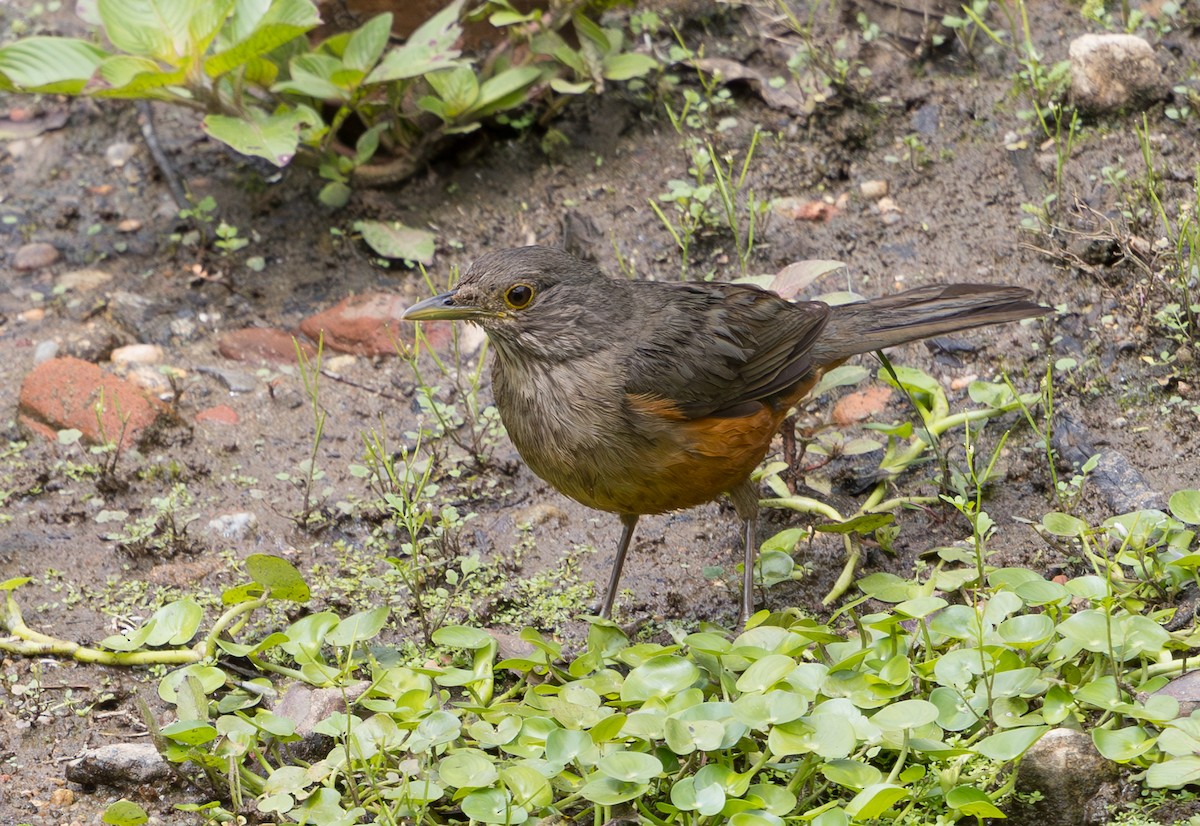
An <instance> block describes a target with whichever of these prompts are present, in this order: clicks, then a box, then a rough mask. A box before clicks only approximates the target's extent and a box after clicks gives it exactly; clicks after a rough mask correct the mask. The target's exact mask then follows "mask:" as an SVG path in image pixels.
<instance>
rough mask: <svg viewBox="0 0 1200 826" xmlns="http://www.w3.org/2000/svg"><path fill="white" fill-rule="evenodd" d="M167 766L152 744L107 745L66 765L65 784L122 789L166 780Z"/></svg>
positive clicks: (92, 750) (168, 773)
mask: <svg viewBox="0 0 1200 826" xmlns="http://www.w3.org/2000/svg"><path fill="white" fill-rule="evenodd" d="M170 774H171V766H170V764H168V763H167V761H166V760H164V759H163V758H162V755H161V754H159V753H158V750H157V749H156V748H154V744H153V743H109V744H108V745H106V746H100V747H98V748H94V749H88V750H87V751H85V752H84V753H83V754H82V755H81V756H80V757H79V758H77V759H75V760H73V761H71V762H70V763H68V764H67V780H70V781H71V782H72V783H79V784H80V785H82V786H98V785H105V786H117V787H126V786H133V785H137V784H141V783H150V782H152V781H154V780H161V779H162V778H164V777H169V776H170Z"/></svg>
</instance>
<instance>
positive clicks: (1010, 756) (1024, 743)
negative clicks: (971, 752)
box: [975, 726, 1050, 763]
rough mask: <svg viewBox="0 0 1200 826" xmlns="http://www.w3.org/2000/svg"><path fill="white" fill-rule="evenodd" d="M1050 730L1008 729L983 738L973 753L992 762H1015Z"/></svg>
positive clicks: (1033, 727) (1040, 728)
mask: <svg viewBox="0 0 1200 826" xmlns="http://www.w3.org/2000/svg"><path fill="white" fill-rule="evenodd" d="M1049 730H1050V727H1049V726H1025V727H1023V728H1010V729H1005V730H1004V731H1001V732H998V733H996V734H992V735H990V736H988V737H985V738H983V739H982V740H980V741H979V742H978V743H976V744H975V751H977V752H978V753H979V754H982V755H983V756H984V757H988V758H990V759H992V760H999V761H1001V762H1004V763H1007V762H1008V761H1009V760H1016V759H1017V758H1018V757H1020V756H1021V755H1022V754H1024V753H1025V750H1026V749H1028V748H1029V747H1030V746H1032V745H1033V744H1034V743H1036V742H1037V741H1038V738H1039V737H1041V736H1042V735H1043V734H1045V733H1046V732H1047V731H1049Z"/></svg>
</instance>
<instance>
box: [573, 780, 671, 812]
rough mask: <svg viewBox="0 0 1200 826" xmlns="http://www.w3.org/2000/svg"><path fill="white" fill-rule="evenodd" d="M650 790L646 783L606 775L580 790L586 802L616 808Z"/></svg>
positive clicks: (586, 784)
mask: <svg viewBox="0 0 1200 826" xmlns="http://www.w3.org/2000/svg"><path fill="white" fill-rule="evenodd" d="M676 785H679V784H676ZM649 788H650V787H649V786H647V785H646V784H645V783H627V782H625V781H623V780H617V779H615V778H612V777H608V776H607V775H606V776H603V777H597V778H596V779H595V780H591V781H589V782H588V783H585V784H584V786H583V788H582V789H580V790H579V794H581V795H582V796H583V798H584V799H585V800H590V801H591V802H592V803H598V804H599V805H601V806H616V805H617V804H618V803H624V802H626V801H628V800H633V799H634V798H635V797H640V796H641V795H643V794H645V793H646V790H647V789H649Z"/></svg>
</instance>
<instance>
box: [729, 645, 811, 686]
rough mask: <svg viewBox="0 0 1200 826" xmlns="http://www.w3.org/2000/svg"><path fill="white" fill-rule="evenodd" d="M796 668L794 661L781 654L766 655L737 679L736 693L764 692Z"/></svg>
mask: <svg viewBox="0 0 1200 826" xmlns="http://www.w3.org/2000/svg"><path fill="white" fill-rule="evenodd" d="M795 668H796V661H795V660H793V659H792V658H791V657H785V656H784V655H783V654H768V655H767V656H765V657H763V658H762V659H761V660H758V661H756V662H755V663H753V664H752V665H751V666H750V667H749V668H747V669H746V670H745V671H743V672H742V675H741V676H740V677H738V681H737V689H738V691H743V692H744V691H766V690H767V689H768V688H770V687H771V686H773V685H775V684H776V683H777V682H779V681H780V680H782V679H783V678H784V677H786V676H787V675H788V674H790V673H791V672H792V671H793V670H794V669H795Z"/></svg>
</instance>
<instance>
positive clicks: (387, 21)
mask: <svg viewBox="0 0 1200 826" xmlns="http://www.w3.org/2000/svg"><path fill="white" fill-rule="evenodd" d="M391 33H392V14H391V12H388V13H386V14H380V15H377V16H375V17H372V18H371V19H370V20H368V21H367V22H366V23H364V24H363V25H362V26H360V27H359V28H358V29H356V30H355V31H354V33H353V34H352V35H350V40H349V42H348V43H347V44H346V50H345V51H344V52H343V53H342V60H343V62H345V64H346V65H347V66H349V67H350V68H352V69H358V70H359V71H361V72H368V71H370V70H371V67H372V66H374V65H375V63H376V62H377V61H378V60H379V57H380V55H382V54H383V50H384V49H385V48H386V47H387V42H388V37H389V36H390V35H391Z"/></svg>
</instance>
